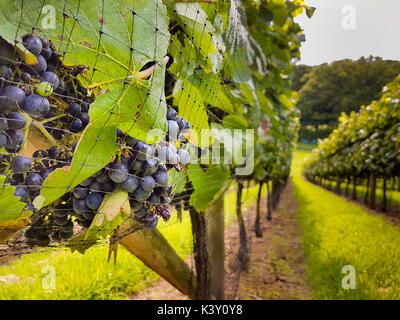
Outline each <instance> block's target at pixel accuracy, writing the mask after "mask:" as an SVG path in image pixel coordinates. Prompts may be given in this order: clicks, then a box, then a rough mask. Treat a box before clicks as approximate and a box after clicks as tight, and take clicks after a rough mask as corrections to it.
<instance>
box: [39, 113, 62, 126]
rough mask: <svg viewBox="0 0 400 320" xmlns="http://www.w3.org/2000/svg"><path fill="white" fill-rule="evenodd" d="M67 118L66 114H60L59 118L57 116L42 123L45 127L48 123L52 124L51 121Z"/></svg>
mask: <svg viewBox="0 0 400 320" xmlns="http://www.w3.org/2000/svg"><path fill="white" fill-rule="evenodd" d="M65 116H66V114H59V115H58V116H55V117H52V118H49V119H45V120H42V121H40V123H41V124H42V125H43V124H46V123H48V122H50V121H53V120H57V119H60V118H63V117H65Z"/></svg>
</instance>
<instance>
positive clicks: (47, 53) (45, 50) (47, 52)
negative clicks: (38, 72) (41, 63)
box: [40, 48, 53, 70]
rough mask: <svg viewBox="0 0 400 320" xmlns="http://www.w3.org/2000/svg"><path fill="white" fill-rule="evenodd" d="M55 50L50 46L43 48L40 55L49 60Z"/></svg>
mask: <svg viewBox="0 0 400 320" xmlns="http://www.w3.org/2000/svg"><path fill="white" fill-rule="evenodd" d="M52 54H53V52H52V51H51V49H50V48H43V49H42V51H41V52H40V55H41V56H42V57H43V58H45V59H46V61H48V60H49V59H50V58H51V56H52ZM48 69H49V65H47V70H48Z"/></svg>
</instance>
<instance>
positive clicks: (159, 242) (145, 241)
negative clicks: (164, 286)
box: [119, 223, 196, 299]
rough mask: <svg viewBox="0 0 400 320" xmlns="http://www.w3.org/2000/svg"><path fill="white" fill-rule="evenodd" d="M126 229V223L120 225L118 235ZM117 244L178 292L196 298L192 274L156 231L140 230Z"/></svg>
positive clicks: (127, 225) (127, 226)
mask: <svg viewBox="0 0 400 320" xmlns="http://www.w3.org/2000/svg"><path fill="white" fill-rule="evenodd" d="M128 229H129V224H128V223H124V224H122V225H121V227H120V234H124V232H126V231H127V230H128ZM119 242H120V244H121V245H123V246H124V247H125V248H126V249H127V250H128V251H129V252H130V253H132V254H133V255H135V256H136V257H138V258H139V259H140V260H141V261H142V262H143V263H144V264H145V265H147V266H148V267H149V268H150V269H152V270H153V271H155V272H157V273H158V274H159V275H160V276H162V277H163V278H164V279H165V280H167V281H168V282H169V283H170V284H172V285H173V286H174V287H175V288H177V289H178V290H179V291H180V292H182V293H183V294H185V295H187V296H189V298H192V299H194V298H196V295H195V292H196V282H195V277H194V274H193V272H192V271H191V270H190V268H189V266H188V265H187V264H186V263H185V261H183V260H182V259H181V258H180V257H179V256H178V254H177V253H176V252H175V250H174V249H173V248H172V247H171V245H170V244H169V243H168V241H167V240H166V239H165V238H164V237H163V236H162V234H161V233H160V232H159V231H158V230H157V229H154V230H153V229H146V228H144V229H140V230H138V231H135V232H133V233H130V234H128V235H127V236H125V237H123V238H122V239H121V240H120V241H119Z"/></svg>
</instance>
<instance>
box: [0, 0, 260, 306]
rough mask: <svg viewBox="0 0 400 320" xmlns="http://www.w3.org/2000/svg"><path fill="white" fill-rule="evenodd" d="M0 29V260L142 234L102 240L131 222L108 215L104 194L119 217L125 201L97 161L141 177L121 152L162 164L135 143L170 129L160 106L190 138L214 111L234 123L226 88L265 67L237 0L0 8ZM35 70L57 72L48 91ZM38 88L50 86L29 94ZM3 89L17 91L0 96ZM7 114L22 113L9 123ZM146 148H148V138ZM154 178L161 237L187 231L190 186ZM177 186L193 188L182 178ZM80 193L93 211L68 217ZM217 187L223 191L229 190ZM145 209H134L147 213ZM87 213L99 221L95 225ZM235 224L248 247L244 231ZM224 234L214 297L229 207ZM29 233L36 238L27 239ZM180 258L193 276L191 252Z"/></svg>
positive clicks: (232, 252) (229, 283)
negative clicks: (163, 196) (165, 210)
mask: <svg viewBox="0 0 400 320" xmlns="http://www.w3.org/2000/svg"><path fill="white" fill-rule="evenodd" d="M53 20H54V21H53ZM0 21H1V22H2V26H3V27H2V31H0V36H1V39H0V40H1V43H0V47H1V52H0V58H1V65H2V66H4V68H7V70H6V71H4V69H2V71H1V72H2V77H1V79H0V83H1V84H0V86H1V91H0V96H1V101H0V103H1V104H0V105H1V108H2V109H1V114H0V120H1V121H3V122H4V123H6V124H7V127H6V128H5V130H4V131H3V133H2V134H0V136H1V137H2V138H3V137H4V139H5V140H4V141H5V142H4V144H3V146H2V148H1V149H0V152H1V157H0V160H1V167H0V172H1V176H0V181H1V185H2V186H1V188H2V190H1V191H0V217H1V219H0V230H1V231H2V233H3V235H4V239H2V240H3V242H4V241H5V240H7V241H6V242H5V243H4V244H2V245H1V248H0V257H6V258H7V257H10V256H20V255H21V254H25V253H29V252H31V251H40V250H48V248H54V250H58V249H60V247H73V248H85V247H86V246H92V245H95V246H104V245H106V244H108V242H109V236H111V235H115V236H116V239H114V240H120V239H122V238H123V237H125V236H126V235H128V234H130V233H133V232H135V231H137V230H140V229H142V228H146V225H145V224H144V223H142V224H133V225H130V226H129V227H128V228H125V229H124V231H121V232H119V233H115V231H116V229H117V227H118V226H119V225H121V224H123V223H125V222H126V223H129V222H130V220H131V219H132V214H130V212H128V213H127V214H126V212H125V214H122V213H120V212H115V209H114V211H112V209H113V202H112V201H113V199H115V197H116V199H117V200H116V201H117V202H116V203H117V204H118V210H117V211H122V212H123V210H120V208H126V207H127V206H128V208H129V204H131V205H132V203H133V202H135V201H136V202H137V196H135V195H132V193H128V194H125V195H121V192H119V191H120V190H119V189H118V190H117V188H116V185H117V184H118V183H116V182H115V181H114V182H112V181H109V178H107V177H105V176H104V175H105V172H106V171H107V172H106V176H107V175H108V177H109V176H112V175H113V171H115V172H114V173H115V175H116V176H118V175H119V174H120V169H119V168H114V167H113V166H112V165H111V164H113V163H115V162H118V163H121V162H122V163H123V162H124V161H126V162H127V163H128V165H129V172H126V173H125V179H126V178H127V177H130V178H135V179H137V180H138V181H140V182H141V181H143V179H144V175H143V171H141V170H143V169H139V170H137V171H135V170H131V168H132V167H133V166H135V161H132V160H131V159H132V157H135V159H146V160H144V161H147V162H146V164H147V165H149V166H151V161H152V160H155V161H156V162H160V163H161V162H162V161H163V159H161V158H160V157H159V153H157V152H152V153H151V154H148V153H147V151H146V150H143V149H140V148H138V147H137V141H138V140H141V141H149V139H147V138H148V137H146V136H147V135H148V132H149V131H150V130H153V129H159V130H161V131H162V132H170V131H168V122H167V109H168V108H174V109H175V110H176V111H178V115H179V116H180V117H181V118H182V119H184V120H187V121H188V122H190V125H191V130H194V131H195V132H200V130H201V129H208V128H210V124H211V123H214V124H222V123H223V122H224V116H225V115H226V114H227V111H228V110H229V113H230V114H231V115H237V116H239V117H240V116H241V114H240V112H235V111H234V110H230V108H231V107H232V104H231V103H230V99H231V98H232V96H231V94H230V93H229V92H228V91H227V89H226V88H227V87H229V88H230V89H231V88H232V87H235V86H237V85H238V84H239V83H248V84H249V85H250V86H251V75H250V70H249V64H256V65H257V67H258V70H259V72H260V73H261V74H263V73H265V72H266V59H265V57H264V55H263V54H262V50H261V49H260V47H259V46H258V44H257V42H256V41H255V40H254V39H253V38H252V37H251V36H250V35H249V34H248V33H247V29H246V17H245V15H244V12H243V10H241V9H240V2H239V1H233V0H232V1H219V2H216V1H215V2H214V1H208V2H202V3H198V2H182V3H181V2H177V3H175V2H172V1H163V2H161V1H156V0H154V1H144V0H142V1H140V0H135V1H128V0H126V1H122V0H97V1H83V0H64V1H50V0H40V1H39V0H29V1H26V0H19V1H14V2H12V3H7V4H4V3H2V4H0ZM32 35H34V36H38V37H40V38H42V40H43V39H44V40H43V41H42V43H41V50H40V51H39V52H38V53H37V54H35V52H34V51H35V45H37V44H35V43H34V40H35V39H37V38H35V37H32ZM32 39H33V40H32ZM46 39H47V40H49V41H50V45H49V43H48V42H47V43H46ZM46 45H47V47H46ZM27 47H28V48H30V50H27ZM227 56H229V58H228V59H227V58H226V57H227ZM227 70H228V71H227ZM229 70H230V71H229ZM7 72H8V73H7ZM10 72H11V74H10ZM46 72H47V73H49V72H50V73H53V74H56V75H57V77H58V79H57V82H58V83H57V85H55V84H54V83H52V80H54V79H52V78H51V75H49V74H47V76H46V75H45V73H46ZM43 82H49V83H50V84H51V88H50V87H43V85H42V84H43ZM10 88H11V89H10ZM12 88H14V89H12ZM15 88H18V90H17V89H15ZM10 90H17V91H18V92H16V93H12V94H14V95H13V96H12V94H11V93H10V96H11V98H8V92H9V91H10ZM21 95H23V96H24V98H23V99H24V101H22V100H21V99H22V98H20V97H21ZM32 97H33V98H32ZM34 98H35V99H34ZM10 99H11V101H10ZM28 99H29V103H28ZM31 100H32V101H31ZM71 105H72V106H73V107H71ZM8 107H9V109H7V108H8ZM74 108H77V109H76V110H78V111H76V110H75V111H74V110H73V109H74ZM11 113H13V114H22V115H23V117H22V118H18V117H17V115H15V117H17V118H15V119H14V118H12V116H10V114H11ZM10 120H12V121H13V122H12V121H11V122H12V125H10ZM3 122H2V123H3ZM2 123H1V124H2ZM1 124H0V125H1ZM171 138H172V137H170V136H167V137H166V139H167V140H168V139H171ZM1 141H2V140H1V139H0V142H1ZM132 141H133V143H132ZM149 144H150V145H151V143H149ZM185 145H186V146H187V148H188V149H190V148H193V149H194V150H195V151H197V152H201V149H200V148H198V146H197V145H196V143H191V141H190V137H188V136H187V134H186V136H185V138H184V139H183V140H182V141H178V146H179V147H182V146H185ZM151 146H152V148H153V150H154V149H155V148H156V147H155V146H156V144H155V143H154V144H153V145H151ZM22 156H24V157H22ZM25 157H28V158H29V159H30V160H28V162H29V161H30V165H28V167H24V166H25V164H26V161H27V160H26V158H25ZM24 161H25V164H24ZM149 163H150V164H149ZM141 164H142V165H143V163H141ZM182 167H184V166H182ZM168 169H169V171H170V176H171V175H172V176H173V179H172V180H173V181H172V183H171V186H170V187H169V188H170V190H169V194H168V195H169V198H170V200H171V202H170V205H171V206H170V207H171V208H172V207H174V206H175V207H176V208H177V212H178V214H177V216H175V211H174V212H173V216H172V218H171V220H170V221H169V222H168V223H163V222H161V223H159V226H158V229H159V230H160V231H161V232H162V231H163V229H166V228H170V227H172V226H174V225H175V224H178V223H187V221H188V211H187V210H188V208H189V206H190V204H189V199H190V196H191V194H192V192H193V190H194V188H193V185H191V184H187V183H186V181H187V180H188V173H187V170H185V168H183V170H181V169H182V168H181V167H179V168H178V169H177V168H176V166H171V167H169V168H168ZM105 170H106V171H105ZM197 170H198V171H202V170H203V168H201V167H200V166H199V168H198V169H197ZM210 170H211V172H209V175H208V178H209V179H212V178H213V177H214V175H213V173H212V169H211V168H210ZM171 171H173V173H171ZM192 172H196V170H195V169H193V171H192ZM217 176H218V172H217V171H216V173H215V177H217ZM29 177H30V178H29ZM103 178H104V179H103ZM102 179H103V180H102ZM190 180H191V183H196V178H195V177H191V179H190ZM96 182H97V184H96ZM88 189H89V190H88ZM255 189H256V186H248V187H247V188H245V191H244V195H243V198H244V200H245V201H246V203H247V202H248V203H247V204H246V206H250V204H251V203H254V200H255V199H254V194H255ZM80 191H81V192H82V193H85V192H86V193H87V194H92V193H96V194H101V197H102V199H103V202H102V205H101V206H100V209H98V212H99V213H97V214H96V210H97V208H95V209H93V210H87V212H86V211H85V210H84V209H82V210H81V211H82V212H79V208H78V209H77V208H76V207H75V204H74V201H76V202H78V200H81V199H82V198H83V195H82V196H81V195H80V194H79V192H80ZM167 192H168V190H167ZM229 192H231V193H233V194H234V193H235V188H233V189H232V190H231V191H229ZM229 192H228V193H227V194H229ZM77 195H78V197H77ZM86 196H87V195H86ZM118 196H119V198H118ZM154 199H156V198H154ZM232 199H233V198H228V199H227V200H226V202H228V203H231V202H232V201H234V200H232ZM95 200H96V199H93V201H94V202H95ZM106 200H107V201H106ZM156 200H158V201H156V202H154V203H153V202H152V201H151V200H147V202H146V205H148V206H149V207H150V206H154V207H155V206H157V205H159V201H160V200H159V198H157V199H156ZM86 202H87V201H86ZM143 202H144V201H143ZM104 203H110V205H109V206H105V205H104ZM92 205H93V207H96V204H92ZM77 206H78V205H77ZM103 206H104V207H103ZM78 207H79V206H78ZM229 207H230V205H229ZM102 208H103V209H104V210H102ZM107 210H108V211H107ZM128 210H129V209H128ZM179 213H180V214H179ZM95 214H96V215H95ZM148 215H149V214H148ZM95 216H96V217H98V216H102V219H110V220H109V221H108V222H107V223H98V224H96V221H97V220H94V219H96V218H95ZM153 216H154V215H152V218H153ZM161 216H162V215H160V217H161ZM182 220H183V222H182ZM93 221H95V222H93ZM153 221H154V218H153ZM185 221H186V222H185ZM142 222H143V221H142ZM151 222H152V221H150V224H151ZM148 223H149V222H148ZM246 223H247V228H248V236H249V238H251V237H252V234H253V232H252V229H251V227H250V224H251V223H252V222H251V221H247V222H246ZM71 224H72V226H71ZM225 225H226V226H227V227H226V228H229V229H227V230H229V231H231V230H233V231H232V232H236V235H237V236H235V237H232V236H231V235H230V232H226V233H225V239H226V247H227V248H228V249H227V250H226V251H225V252H224V262H225V273H226V274H225V276H226V292H225V298H228V299H233V298H235V297H236V295H237V287H238V282H239V277H240V272H241V271H240V267H239V261H238V250H239V247H240V245H239V231H238V230H237V225H236V215H235V211H234V210H233V209H232V210H231V211H230V212H228V211H226V212H225ZM147 226H148V225H147ZM152 226H153V225H152ZM189 227H190V226H189ZM27 230H28V233H27ZM29 230H31V231H32V232H33V231H34V232H35V233H37V234H39V235H37V234H36V235H35V236H32V235H31V236H32V239H29V237H28V235H29ZM32 232H31V233H32ZM35 237H36V238H35ZM71 239H72V240H71ZM250 250H251V248H250ZM187 262H188V264H189V266H190V267H191V268H192V269H193V271H195V270H194V266H195V263H194V257H193V255H190V256H189V257H188V259H187Z"/></svg>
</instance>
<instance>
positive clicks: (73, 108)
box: [67, 103, 81, 116]
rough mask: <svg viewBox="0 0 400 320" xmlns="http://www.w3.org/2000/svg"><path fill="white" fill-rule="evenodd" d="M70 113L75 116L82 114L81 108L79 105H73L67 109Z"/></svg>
mask: <svg viewBox="0 0 400 320" xmlns="http://www.w3.org/2000/svg"><path fill="white" fill-rule="evenodd" d="M67 111H68V113H69V114H71V115H73V116H75V115H77V114H78V113H80V112H81V106H80V105H79V104H77V103H71V104H70V105H69V106H68V109H67Z"/></svg>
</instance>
